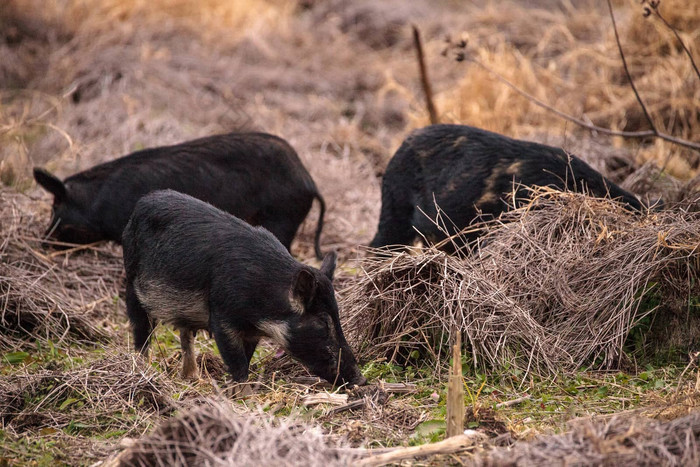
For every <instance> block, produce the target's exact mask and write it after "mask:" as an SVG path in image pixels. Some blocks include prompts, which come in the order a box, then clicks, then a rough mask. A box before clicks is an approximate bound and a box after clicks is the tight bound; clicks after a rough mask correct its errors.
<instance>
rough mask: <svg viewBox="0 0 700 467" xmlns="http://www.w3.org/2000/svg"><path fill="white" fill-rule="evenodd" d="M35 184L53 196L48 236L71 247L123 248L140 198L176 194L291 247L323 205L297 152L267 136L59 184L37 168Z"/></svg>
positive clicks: (116, 165)
mask: <svg viewBox="0 0 700 467" xmlns="http://www.w3.org/2000/svg"><path fill="white" fill-rule="evenodd" d="M34 178H35V179H36V181H37V183H39V184H40V185H41V186H42V187H44V188H45V189H46V190H48V191H49V192H50V193H52V194H53V195H54V202H53V212H52V218H51V223H50V225H49V228H48V230H47V235H50V236H51V237H52V238H54V239H56V240H58V241H59V242H67V243H91V242H96V241H99V240H113V241H115V242H117V243H118V242H120V241H121V238H122V231H123V230H124V227H125V226H126V223H127V222H128V221H129V216H131V211H132V210H133V209H134V206H135V205H136V202H137V201H138V200H139V198H141V197H142V196H143V195H145V194H147V193H150V192H151V191H156V190H164V189H172V190H176V191H179V192H181V193H186V194H188V195H191V196H194V197H195V198H198V199H201V200H203V201H206V202H207V203H211V204H213V205H214V206H216V207H218V208H219V209H223V210H224V211H226V212H229V213H231V214H233V215H235V216H237V217H239V218H241V219H243V220H244V221H246V222H248V223H250V224H252V225H262V226H263V227H265V228H266V229H267V230H269V231H270V232H272V233H273V234H274V235H275V236H276V237H277V238H278V239H279V241H280V242H282V245H284V246H285V247H286V248H287V249H289V247H290V245H291V244H292V240H293V239H294V236H295V234H296V231H297V229H298V228H299V225H300V224H301V223H302V222H303V221H304V218H305V217H306V215H307V214H308V213H309V210H310V209H311V204H312V203H313V200H314V199H317V200H318V201H319V203H320V206H321V214H320V217H319V222H318V227H317V229H316V237H315V243H314V247H315V251H316V256H317V257H318V258H319V259H321V251H320V247H319V239H320V235H321V229H322V228H323V214H324V211H325V205H324V202H323V198H322V197H321V195H320V194H319V193H318V190H317V188H316V184H315V183H314V181H313V179H312V178H311V175H309V173H308V172H307V171H306V169H305V168H304V165H303V164H302V163H301V160H299V156H298V155H297V153H296V151H294V149H293V148H292V147H291V146H290V145H289V144H288V143H287V142H286V141H284V140H283V139H281V138H278V137H276V136H273V135H269V134H266V133H228V134H223V135H215V136H209V137H206V138H200V139H196V140H192V141H187V142H184V143H180V144H176V145H173V146H161V147H156V148H149V149H144V150H142V151H137V152H134V153H132V154H129V155H127V156H124V157H121V158H119V159H115V160H113V161H110V162H106V163H104V164H100V165H97V166H95V167H92V168H91V169H88V170H85V171H83V172H80V173H77V174H75V175H71V176H70V177H68V178H66V180H65V181H61V180H59V179H58V178H56V177H55V176H53V175H52V174H50V173H48V172H47V171H45V170H44V169H41V168H35V169H34Z"/></svg>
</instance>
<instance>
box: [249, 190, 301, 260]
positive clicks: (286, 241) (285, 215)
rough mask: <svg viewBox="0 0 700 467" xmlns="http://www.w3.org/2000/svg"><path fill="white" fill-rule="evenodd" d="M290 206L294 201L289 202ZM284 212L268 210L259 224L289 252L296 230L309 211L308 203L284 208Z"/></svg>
mask: <svg viewBox="0 0 700 467" xmlns="http://www.w3.org/2000/svg"><path fill="white" fill-rule="evenodd" d="M290 204H294V200H290ZM285 208H287V209H285V210H283V211H282V210H269V211H267V212H266V213H265V214H264V215H263V216H262V219H261V222H260V224H261V225H262V226H263V227H265V228H266V229H267V230H269V231H270V232H272V234H273V235H274V236H275V237H276V238H277V240H279V241H280V243H281V244H282V245H283V246H284V247H285V248H286V249H287V251H289V252H291V246H292V241H293V240H294V237H295V236H296V234H297V230H298V229H299V226H300V225H301V223H302V222H304V219H305V218H306V215H307V214H308V213H309V210H310V209H311V204H310V202H309V203H308V204H306V205H297V206H296V207H292V206H289V205H287V206H285Z"/></svg>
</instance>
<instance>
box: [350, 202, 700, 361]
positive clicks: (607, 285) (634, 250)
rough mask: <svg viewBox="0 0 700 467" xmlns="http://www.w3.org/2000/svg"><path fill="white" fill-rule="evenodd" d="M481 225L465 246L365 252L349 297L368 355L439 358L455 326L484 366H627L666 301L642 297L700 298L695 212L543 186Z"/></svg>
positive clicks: (676, 302) (684, 302) (669, 308)
mask: <svg viewBox="0 0 700 467" xmlns="http://www.w3.org/2000/svg"><path fill="white" fill-rule="evenodd" d="M475 228H480V229H483V230H484V231H485V235H484V236H483V237H482V239H481V241H480V245H479V247H478V248H476V249H475V251H473V252H467V253H465V254H464V255H462V256H461V257H456V256H448V255H446V254H444V253H442V252H439V251H437V250H434V249H432V248H428V249H425V250H421V251H418V252H417V253H416V254H408V253H393V254H391V256H390V257H389V258H382V257H381V256H380V257H377V258H374V259H372V258H368V259H365V260H363V261H362V262H361V263H360V264H361V267H362V270H363V272H362V274H360V275H359V276H358V278H357V280H356V283H354V284H351V285H350V286H349V287H348V290H346V291H345V293H343V294H342V296H343V303H342V305H341V306H342V307H343V308H344V309H345V310H347V319H346V326H347V327H348V330H349V334H350V335H351V336H353V339H354V340H355V342H358V343H361V345H364V346H363V348H362V349H361V352H363V353H364V355H365V356H366V357H378V356H380V355H384V356H388V357H391V358H396V357H398V356H400V357H402V358H403V359H406V358H410V357H411V355H412V352H413V351H415V350H418V351H419V352H420V353H422V354H423V355H425V356H430V357H431V358H432V359H433V361H434V362H435V363H436V365H437V366H440V364H441V362H442V361H443V360H444V357H445V356H446V355H447V349H448V346H447V345H446V344H447V343H448V342H451V335H452V329H453V326H456V328H455V329H459V330H460V331H462V332H463V333H464V335H465V339H464V342H465V347H466V350H467V352H468V354H469V355H471V358H472V361H473V364H474V366H475V367H477V368H479V369H482V370H483V369H488V368H494V367H498V368H502V367H506V368H517V369H519V370H521V371H524V372H530V371H532V372H534V373H536V374H538V375H552V374H556V373H559V372H562V371H563V372H566V371H572V370H575V369H578V368H580V367H581V366H582V365H587V366H592V367H598V368H619V367H620V365H621V364H623V363H625V359H626V355H625V350H624V345H625V341H626V338H627V336H628V335H629V333H630V331H631V329H632V328H634V327H635V326H636V325H637V324H638V323H639V322H640V320H641V319H642V318H643V317H644V316H645V314H651V315H654V314H655V313H660V312H661V311H657V310H656V309H655V308H653V307H644V306H643V305H644V304H645V303H646V302H647V301H648V300H649V298H650V297H652V296H653V297H655V298H657V299H658V300H659V302H661V303H663V304H665V307H664V309H663V312H664V313H672V312H677V313H680V314H685V313H687V312H688V308H689V307H693V306H697V304H694V303H692V302H691V297H693V296H697V294H698V292H700V285H698V279H699V278H700V216H699V215H698V213H697V212H686V211H682V210H674V211H662V212H650V213H646V214H643V215H640V214H635V213H632V212H629V211H627V210H625V209H624V208H623V207H622V206H621V205H619V204H617V203H616V202H613V201H611V200H607V199H595V198H590V197H588V196H585V195H582V194H575V193H562V192H558V191H553V190H546V189H541V190H536V191H534V192H533V198H532V201H531V202H530V204H529V205H527V206H525V207H522V208H519V209H517V210H513V211H510V212H508V213H506V214H505V215H503V216H502V217H501V218H500V219H498V220H496V221H493V222H490V223H486V224H482V225H480V226H477V227H475ZM658 318H659V319H661V317H658ZM413 356H415V352H413Z"/></svg>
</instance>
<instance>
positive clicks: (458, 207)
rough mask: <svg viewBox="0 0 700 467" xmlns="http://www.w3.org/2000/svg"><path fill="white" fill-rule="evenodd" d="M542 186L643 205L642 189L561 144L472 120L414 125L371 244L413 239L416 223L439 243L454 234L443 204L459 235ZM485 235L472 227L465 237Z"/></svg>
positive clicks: (394, 167)
mask: <svg viewBox="0 0 700 467" xmlns="http://www.w3.org/2000/svg"><path fill="white" fill-rule="evenodd" d="M514 183H515V184H520V186H518V185H515V186H514ZM535 185H536V186H550V187H554V188H558V189H560V190H561V189H565V188H566V189H568V190H571V191H586V192H588V193H590V194H592V195H595V196H598V197H604V196H610V197H612V198H615V199H618V200H619V201H621V202H623V203H626V204H627V205H628V206H629V207H630V208H632V209H636V210H641V209H642V204H641V203H640V202H639V200H638V199H637V198H636V197H635V196H634V195H632V194H631V193H628V192H627V191H625V190H623V189H622V188H620V187H619V186H617V185H615V184H614V183H613V182H611V181H610V180H608V179H606V178H605V177H604V176H603V175H601V174H600V173H598V172H596V171H595V170H594V169H593V168H592V167H590V166H589V165H588V164H586V163H585V162H583V161H582V160H581V159H578V158H577V157H575V156H571V155H568V154H567V153H566V152H564V151H563V150H561V149H559V148H554V147H550V146H545V145H543V144H538V143H531V142H527V141H519V140H515V139H511V138H508V137H506V136H502V135H499V134H497V133H492V132H490V131H485V130H480V129H478V128H473V127H469V126H462V125H432V126H428V127H426V128H423V129H420V130H416V131H414V132H413V133H412V134H411V135H410V136H409V137H408V138H406V140H405V141H404V142H403V144H402V145H401V147H400V148H399V149H398V151H396V154H395V155H394V157H393V158H392V159H391V161H390V162H389V165H388V166H387V169H386V172H385V174H384V180H383V181H382V209H381V214H380V217H379V227H378V228H377V234H376V235H375V236H374V239H373V240H372V243H371V244H370V246H372V247H375V248H379V247H383V246H387V245H410V244H411V243H412V242H413V241H414V240H415V239H416V236H417V235H418V234H417V232H416V230H417V231H419V232H420V233H421V234H422V235H424V236H425V237H426V238H427V239H428V240H430V241H432V242H438V241H440V240H442V239H444V238H445V237H446V235H445V233H444V232H442V231H441V230H440V229H439V228H438V227H437V226H436V225H435V223H434V222H432V221H431V219H435V218H436V215H437V209H436V207H435V204H437V206H439V208H440V210H441V211H443V212H444V214H445V216H446V217H447V218H448V219H449V220H446V222H445V224H446V225H445V227H447V230H448V231H449V233H450V235H453V234H455V233H457V232H459V231H460V230H462V229H464V228H466V227H467V226H469V225H470V224H471V223H472V222H473V221H475V220H476V219H477V218H483V219H488V218H490V217H492V216H493V217H497V216H498V215H499V214H500V213H501V212H503V211H504V210H506V209H507V208H508V205H507V203H506V201H504V200H505V199H506V198H508V197H510V196H511V194H512V192H513V189H514V188H515V190H516V199H520V200H525V199H527V189H526V187H529V186H535ZM426 216H427V217H426ZM452 224H454V225H452ZM477 236H478V233H477V232H472V233H469V234H464V235H463V238H464V240H466V241H470V240H473V239H474V238H476V237H477ZM446 249H450V247H449V246H448V247H446Z"/></svg>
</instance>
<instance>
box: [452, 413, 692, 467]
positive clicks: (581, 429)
mask: <svg viewBox="0 0 700 467" xmlns="http://www.w3.org/2000/svg"><path fill="white" fill-rule="evenodd" d="M465 460H466V464H467V465H474V466H479V467H491V466H504V465H507V466H515V465H517V466H522V467H526V466H539V465H557V464H562V463H564V464H566V465H616V466H621V467H627V466H629V467H636V466H681V465H698V463H700V412H693V413H691V414H690V415H687V416H685V417H680V418H677V419H675V420H671V421H668V422H659V421H656V420H650V419H647V418H641V417H623V416H619V417H613V418H612V419H610V420H609V421H607V422H592V421H588V422H586V423H581V424H579V425H577V426H576V427H575V428H574V429H573V430H572V431H570V432H567V433H564V434H561V435H555V436H543V437H540V438H539V439H537V440H535V441H532V442H517V443H515V444H513V445H512V446H509V447H507V448H494V449H493V450H491V451H486V452H484V453H482V454H480V455H478V456H476V458H470V459H465Z"/></svg>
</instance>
